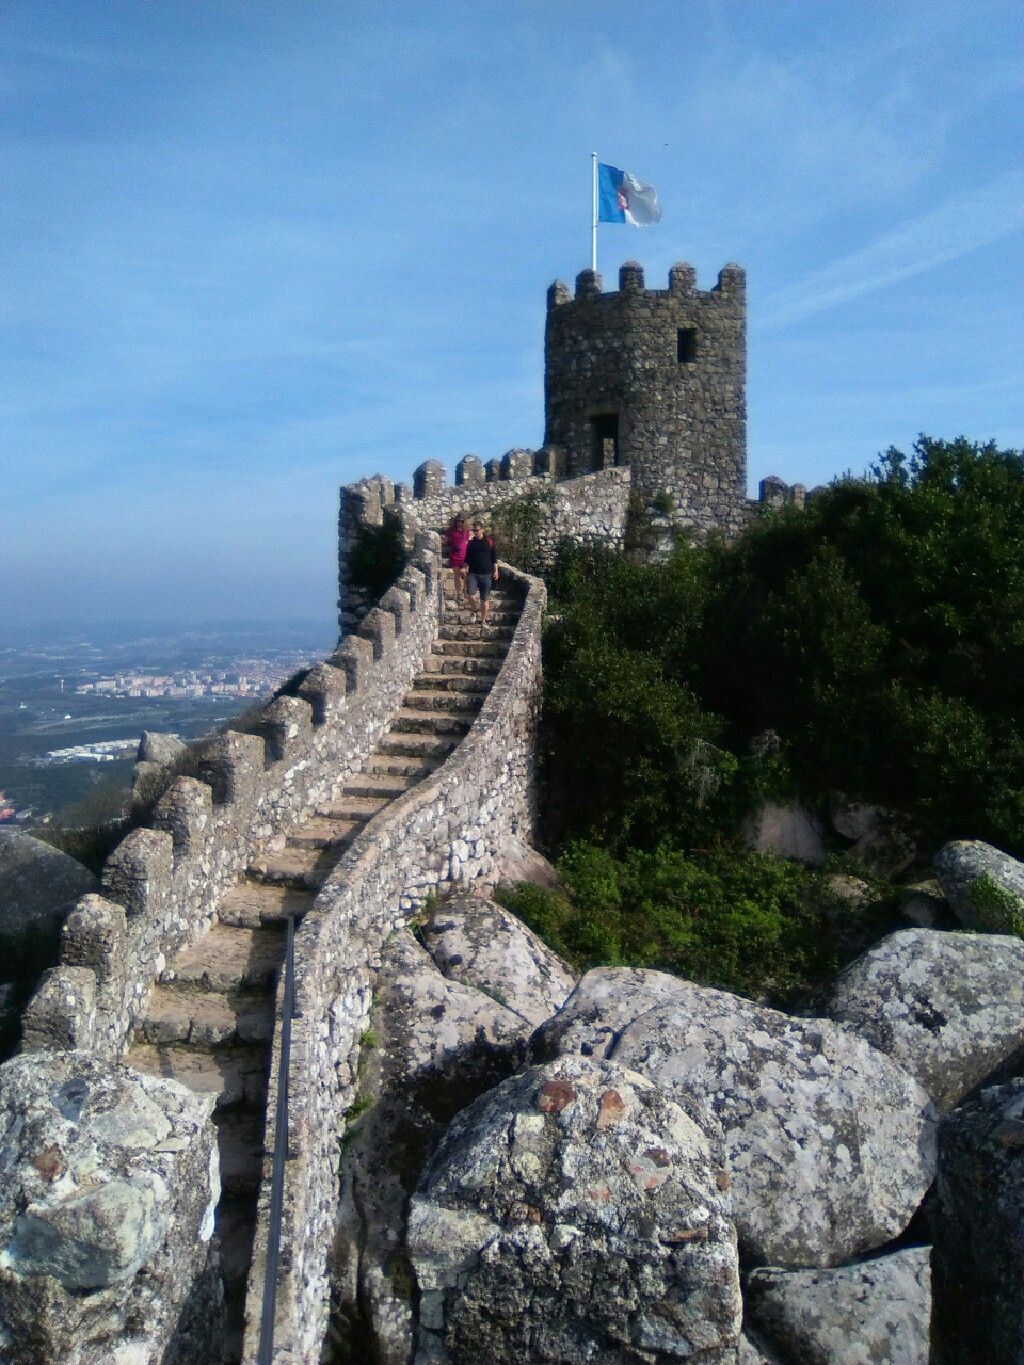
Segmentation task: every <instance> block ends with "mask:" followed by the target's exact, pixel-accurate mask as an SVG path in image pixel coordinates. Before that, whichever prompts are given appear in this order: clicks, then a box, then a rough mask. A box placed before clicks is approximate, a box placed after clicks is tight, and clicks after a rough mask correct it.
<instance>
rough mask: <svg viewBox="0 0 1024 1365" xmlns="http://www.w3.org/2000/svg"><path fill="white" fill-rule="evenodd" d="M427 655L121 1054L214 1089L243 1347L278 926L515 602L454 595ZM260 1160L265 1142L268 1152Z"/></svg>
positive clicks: (454, 712)
mask: <svg viewBox="0 0 1024 1365" xmlns="http://www.w3.org/2000/svg"><path fill="white" fill-rule="evenodd" d="M451 592H452V582H451V575H450V573H448V574H446V584H445V604H444V613H443V616H442V622H441V627H440V630H439V632H438V636H437V639H436V640H435V642H434V645H433V647H432V651H431V654H430V655H429V657H428V658H427V660H426V663H425V667H424V670H423V672H422V673H420V674H419V675H418V676H417V677H416V678H415V679H414V680H413V683H412V687H411V688H410V690H409V692H408V693H407V694H406V696H405V699H404V700H403V702H402V705H401V707H400V708H399V710H398V711H397V712H396V713H395V715H394V717H393V719H392V722H391V725H390V727H389V730H388V732H387V733H386V734H385V736H384V737H383V738H382V739H381V741H380V742H379V744H378V745H377V748H376V750H375V751H374V752H373V753H372V754H371V755H370V757H369V758H368V759H367V761H366V763H365V764H364V765H363V768H362V770H361V771H360V772H359V773H358V774H357V775H356V776H354V777H352V778H350V779H349V781H348V782H347V783H346V785H345V787H344V789H343V791H342V792H341V794H340V796H339V797H338V798H337V800H335V801H332V802H330V803H329V804H326V805H324V806H321V807H320V809H318V810H317V811H316V812H315V813H314V814H313V815H311V816H310V818H309V819H307V820H306V821H305V823H304V824H302V825H301V826H300V827H299V828H298V829H295V830H293V831H292V832H291V833H290V834H289V835H288V837H287V838H286V840H285V842H284V846H283V847H282V848H280V849H271V848H267V849H264V850H263V851H262V852H260V853H259V854H258V855H257V856H255V857H254V858H253V859H252V861H251V862H250V864H249V866H248V867H247V869H246V871H245V873H244V874H243V875H242V877H241V878H240V879H239V880H238V882H237V883H236V884H235V886H234V887H233V888H232V889H231V890H230V891H228V892H227V893H226V894H225V896H224V897H223V898H222V900H221V904H220V908H219V911H218V919H217V921H216V922H215V923H214V925H213V926H212V927H211V929H210V931H209V932H208V933H207V934H206V935H205V936H204V937H203V938H202V939H201V940H200V941H199V942H198V943H196V944H193V945H192V946H191V947H189V948H186V949H184V950H183V951H182V952H181V953H179V954H178V956H177V957H176V958H175V959H174V961H173V962H171V963H170V964H169V965H168V966H167V967H166V968H165V970H164V971H163V973H162V974H161V977H160V980H159V982H158V984H157V985H156V986H155V987H154V989H153V991H152V993H151V996H150V1000H149V1004H148V1008H147V1013H146V1015H145V1018H144V1019H143V1020H142V1022H141V1024H140V1025H139V1026H138V1028H137V1029H136V1032H135V1035H134V1037H133V1040H132V1043H131V1045H130V1047H129V1050H128V1053H127V1055H126V1058H125V1060H126V1061H127V1063H128V1064H129V1065H130V1066H133V1067H135V1069H136V1070H138V1071H143V1072H147V1073H150V1074H152V1075H159V1076H172V1077H174V1078H175V1079H177V1080H179V1081H182V1082H183V1083H184V1084H185V1085H188V1086H190V1087H191V1088H192V1089H193V1090H196V1091H200V1092H203V1093H206V1094H212V1095H214V1096H216V1104H215V1109H214V1114H213V1118H214V1123H215V1124H216V1126H217V1132H218V1141H219V1148H220V1166H221V1181H222V1186H223V1192H222V1196H221V1200H220V1204H219V1205H218V1209H217V1236H218V1240H219V1244H220V1252H221V1264H222V1268H223V1276H224V1296H225V1305H226V1310H227V1319H228V1332H229V1343H228V1352H227V1354H226V1355H225V1360H229V1361H233V1360H238V1359H240V1356H241V1340H242V1328H243V1314H244V1306H245V1291H246V1280H247V1277H248V1272H249V1263H250V1259H251V1253H252V1240H253V1232H254V1227H255V1219H256V1199H257V1194H258V1191H259V1187H260V1182H261V1179H262V1174H263V1162H264V1155H265V1154H264V1151H263V1134H264V1128H265V1121H266V1092H267V1082H268V1072H269V1065H270V1056H271V1044H272V1041H273V1031H274V1003H275V993H276V988H277V976H278V972H279V969H280V967H281V964H282V962H283V959H284V944H285V926H286V923H287V921H288V919H290V918H295V919H297V920H298V919H301V917H302V916H303V915H304V914H305V912H306V911H307V910H308V909H309V907H310V906H311V905H312V903H313V900H314V898H315V896H316V893H317V891H318V889H319V887H320V885H321V884H322V883H323V881H324V880H325V879H326V877H327V875H328V873H329V872H330V870H331V868H332V867H333V866H334V864H335V863H336V862H337V860H338V858H339V857H340V856H341V855H342V854H343V853H344V851H345V849H346V848H348V846H349V845H350V844H351V842H352V840H353V839H354V838H355V837H356V835H357V834H358V833H359V831H360V830H361V829H362V828H363V826H364V825H365V824H366V822H367V821H368V820H369V819H371V818H372V817H373V816H374V815H376V814H378V812H379V811H381V810H383V809H384V808H385V807H386V806H387V805H388V804H389V803H390V802H391V801H394V800H395V799H396V797H399V796H401V795H402V794H403V793H404V792H406V791H409V790H410V789H411V788H412V787H414V786H416V785H417V784H418V783H419V782H421V781H423V779H424V778H425V777H427V776H429V774H430V773H432V772H433V771H434V769H435V768H437V767H438V766H439V765H440V764H441V763H443V762H444V760H445V759H446V758H447V757H448V755H449V754H450V753H451V751H452V750H453V749H454V748H455V747H456V745H457V744H458V743H459V741H460V740H461V739H462V737H463V735H465V734H466V732H467V731H468V730H469V728H470V726H471V725H472V723H473V720H474V718H475V716H476V714H477V712H478V711H479V709H480V707H481V705H482V703H483V700H484V698H485V697H486V695H487V693H488V691H489V690H490V687H491V684H492V682H493V681H494V678H495V676H496V675H497V672H498V670H499V668H500V667H501V663H502V660H503V658H504V656H505V654H506V652H507V650H508V647H509V642H510V640H511V638H512V634H513V632H514V630H515V623H516V621H517V619H518V615H519V606H518V603H517V602H516V601H515V600H514V599H513V598H511V597H509V596H506V595H505V594H504V593H502V592H500V591H498V592H495V593H494V594H493V595H492V598H491V620H490V622H489V623H488V625H487V626H484V627H481V626H480V625H479V623H477V622H476V620H475V618H474V616H473V615H472V614H471V613H470V612H469V611H468V610H467V609H465V608H462V607H459V606H458V605H457V604H456V603H455V602H454V600H453V598H452V596H451ZM268 1159H269V1154H268Z"/></svg>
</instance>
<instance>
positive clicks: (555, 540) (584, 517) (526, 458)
mask: <svg viewBox="0 0 1024 1365" xmlns="http://www.w3.org/2000/svg"><path fill="white" fill-rule="evenodd" d="M563 470H564V457H563V455H562V452H560V451H557V450H552V449H544V450H536V451H534V450H510V451H508V452H507V453H506V454H505V455H504V456H503V458H502V459H500V460H489V461H488V462H487V464H486V465H485V464H484V463H483V462H482V461H481V460H479V459H478V458H477V457H476V456H475V455H467V456H465V458H464V459H462V460H460V461H459V463H458V465H457V466H456V469H455V483H454V485H451V484H449V483H448V476H447V473H446V471H445V468H444V465H442V464H441V463H440V461H438V460H428V461H427V462H426V463H424V464H422V465H420V466H419V468H418V469H417V470H416V471H415V474H414V481H413V484H412V485H411V486H410V485H409V484H401V483H400V484H393V483H392V482H391V481H390V479H385V478H383V477H382V476H377V477H374V478H372V479H363V480H361V481H360V482H359V483H355V484H349V485H347V486H346V487H344V488H342V490H341V509H340V515H339V534H338V583H339V593H338V611H339V621H340V626H341V631H342V633H343V634H344V633H345V632H346V631H349V630H351V629H353V627H354V625H355V623H357V622H358V621H359V620H361V619H362V615H363V613H364V612H365V610H366V607H367V600H368V599H367V597H366V595H365V594H364V593H363V592H362V591H360V590H359V589H358V588H357V587H356V586H354V585H353V584H352V582H351V580H350V575H349V569H348V560H349V552H350V549H351V547H352V545H353V543H354V540H355V537H356V536H357V535H358V534H359V532H360V528H363V527H377V526H382V525H384V524H385V523H386V522H388V521H391V522H392V524H393V525H394V527H395V529H396V531H397V533H398V534H399V535H400V536H401V537H402V540H403V542H404V543H405V544H408V543H410V540H411V539H412V538H413V537H414V536H415V534H416V529H417V528H418V527H424V528H426V527H429V528H430V529H431V530H435V531H443V530H444V529H445V528H446V527H447V526H448V525H449V523H450V521H451V519H452V516H453V515H455V514H456V513H460V514H461V515H462V516H464V517H465V518H466V520H467V522H472V521H473V520H475V519H477V518H480V519H481V520H483V521H485V522H486V523H488V524H489V523H490V521H491V518H492V517H493V514H494V513H495V512H497V511H499V510H500V509H501V508H502V507H506V506H508V505H509V504H511V503H515V502H518V501H520V500H522V499H526V498H532V499H536V501H537V503H538V505H539V511H540V527H539V531H538V536H537V552H538V559H539V562H540V563H541V564H542V565H548V564H550V563H551V562H552V561H553V560H554V555H555V551H556V549H557V547H558V544H559V541H561V540H562V539H563V538H568V539H570V540H576V541H583V540H600V541H601V542H602V543H604V544H606V545H611V546H613V547H615V548H620V547H621V546H622V544H623V542H624V539H625V533H626V521H627V512H628V507H629V495H630V474H629V470H628V469H622V468H611V469H604V470H599V471H597V472H595V473H591V474H582V475H580V476H578V477H576V478H564V477H563V476H562V471H563ZM497 548H498V553H499V555H501V554H502V545H501V540H500V537H499V539H498V546H497Z"/></svg>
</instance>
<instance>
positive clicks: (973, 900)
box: [934, 839, 1024, 934]
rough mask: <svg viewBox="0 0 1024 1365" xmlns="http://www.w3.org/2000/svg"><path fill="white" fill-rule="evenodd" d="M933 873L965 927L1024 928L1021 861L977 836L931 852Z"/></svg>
mask: <svg viewBox="0 0 1024 1365" xmlns="http://www.w3.org/2000/svg"><path fill="white" fill-rule="evenodd" d="M934 866H935V875H936V876H937V877H938V879H939V885H940V886H941V887H942V893H943V895H944V896H945V897H946V900H947V901H948V902H949V904H950V906H951V907H952V909H953V913H954V914H955V915H956V917H957V919H958V920H959V921H960V923H961V924H962V925H964V926H965V927H966V928H968V929H982V930H985V931H987V932H989V933H997V934H999V933H1019V932H1021V930H1022V927H1024V863H1021V862H1018V861H1017V859H1016V858H1011V857H1010V855H1009V854H1008V853H1003V852H1001V851H1000V850H999V849H998V848H993V847H992V845H991V844H984V843H982V842H981V840H980V839H956V840H954V841H953V842H952V843H949V844H944V845H943V846H942V848H940V849H939V851H938V853H936V855H935V860H934Z"/></svg>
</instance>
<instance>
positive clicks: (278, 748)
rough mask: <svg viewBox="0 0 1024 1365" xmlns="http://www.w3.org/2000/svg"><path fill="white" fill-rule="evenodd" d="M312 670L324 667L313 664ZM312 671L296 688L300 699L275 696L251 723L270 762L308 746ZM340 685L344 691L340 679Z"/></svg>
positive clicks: (313, 707)
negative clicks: (264, 746)
mask: <svg viewBox="0 0 1024 1365" xmlns="http://www.w3.org/2000/svg"><path fill="white" fill-rule="evenodd" d="M316 667H317V669H321V668H324V667H326V665H324V664H317V666H316ZM314 671H315V670H311V671H310V674H307V675H306V677H305V678H304V679H303V681H302V684H301V686H300V689H299V690H300V691H301V692H302V694H303V695H302V697H301V698H300V697H275V698H274V700H273V701H272V702H270V703H269V704H268V705H267V706H265V707H264V708H263V710H262V711H261V712H260V714H259V716H257V718H256V719H255V720H254V721H253V722H252V728H253V730H254V731H255V732H256V734H258V735H260V736H261V737H262V739H263V742H264V744H265V745H266V754H267V759H268V760H269V762H271V763H279V762H280V761H281V760H282V759H286V758H288V757H290V756H291V755H294V754H295V753H296V752H297V751H300V750H302V749H304V748H305V747H306V746H307V745H308V744H309V740H310V732H311V731H312V728H313V715H314V712H315V709H316V708H315V705H314V703H313V694H314V693H315V692H316V687H317V681H319V679H315V680H314V681H313V683H312V685H311V686H309V687H308V689H307V684H309V680H310V676H311V674H312V672H314ZM341 685H342V690H344V685H345V680H344V677H342V678H341Z"/></svg>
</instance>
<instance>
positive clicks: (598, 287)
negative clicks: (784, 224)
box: [547, 261, 747, 312]
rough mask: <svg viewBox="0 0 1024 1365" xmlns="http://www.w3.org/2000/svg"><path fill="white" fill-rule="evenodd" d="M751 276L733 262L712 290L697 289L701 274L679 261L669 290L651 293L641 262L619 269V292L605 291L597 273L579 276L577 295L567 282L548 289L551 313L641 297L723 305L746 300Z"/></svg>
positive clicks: (669, 279) (625, 262) (670, 279)
mask: <svg viewBox="0 0 1024 1365" xmlns="http://www.w3.org/2000/svg"><path fill="white" fill-rule="evenodd" d="M746 289H747V272H746V271H745V270H744V269H743V267H742V266H739V265H735V264H733V263H732V262H730V263H729V264H728V265H724V266H723V267H722V269H721V270H720V271H719V272H718V279H717V281H716V283H715V285H714V286H713V288H711V289H706V290H702V289H698V288H697V272H696V270H694V268H693V266H692V265H688V264H687V263H686V262H683V261H679V262H677V263H676V264H675V265H674V266H672V268H671V269H670V270H669V273H668V289H660V290H659V289H648V288H647V287H646V285H645V282H644V268H643V266H642V265H641V264H640V262H639V261H624V262H623V264H622V265H621V266H620V267H619V287H618V290H617V291H616V290H605V288H604V280H603V278H602V276H601V275H599V274H598V273H597V272H596V271H594V270H581V271H580V273H579V274H578V275H577V276H576V286H575V293H573V292H572V291H571V290H570V288H569V286H568V285H567V284H566V283H565V282H564V281H563V280H555V282H554V283H553V284H551V285H550V286H549V287H548V293H547V305H548V312H551V311H552V310H553V309H557V308H564V307H566V305H572V304H584V305H586V304H593V303H614V302H615V301H617V300H618V299H619V297H620V296H628V298H629V299H630V300H633V301H635V300H636V299H637V298H638V297H642V298H644V299H657V298H660V297H667V298H676V299H692V300H696V301H701V302H710V301H713V300H718V301H720V302H724V301H728V300H736V299H745V298H746Z"/></svg>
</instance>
